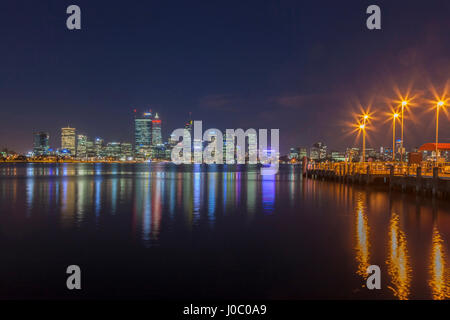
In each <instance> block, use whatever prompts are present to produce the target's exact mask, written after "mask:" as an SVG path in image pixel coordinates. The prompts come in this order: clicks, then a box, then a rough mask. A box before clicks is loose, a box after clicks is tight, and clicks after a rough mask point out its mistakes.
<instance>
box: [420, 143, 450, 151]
mask: <svg viewBox="0 0 450 320" xmlns="http://www.w3.org/2000/svg"><path fill="white" fill-rule="evenodd" d="M435 150H436V143H425V144H424V145H422V146H421V147H420V148H419V151H435ZM438 150H450V143H438Z"/></svg>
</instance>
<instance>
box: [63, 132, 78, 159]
mask: <svg viewBox="0 0 450 320" xmlns="http://www.w3.org/2000/svg"><path fill="white" fill-rule="evenodd" d="M61 149H62V150H67V151H68V152H70V154H71V155H73V156H74V155H75V154H76V137H75V128H70V127H67V128H62V129H61Z"/></svg>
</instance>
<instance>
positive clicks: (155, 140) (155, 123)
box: [152, 113, 162, 146]
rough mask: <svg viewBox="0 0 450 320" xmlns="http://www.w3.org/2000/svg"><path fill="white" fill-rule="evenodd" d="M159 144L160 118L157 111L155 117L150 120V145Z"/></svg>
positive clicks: (160, 142) (160, 141)
mask: <svg viewBox="0 0 450 320" xmlns="http://www.w3.org/2000/svg"><path fill="white" fill-rule="evenodd" d="M161 144H162V136H161V119H159V116H158V113H156V114H155V118H154V119H153V120H152V145H153V146H157V145H161Z"/></svg>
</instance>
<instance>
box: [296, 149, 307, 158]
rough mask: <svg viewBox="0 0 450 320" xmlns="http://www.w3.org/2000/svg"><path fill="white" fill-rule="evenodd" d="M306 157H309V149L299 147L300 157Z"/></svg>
mask: <svg viewBox="0 0 450 320" xmlns="http://www.w3.org/2000/svg"><path fill="white" fill-rule="evenodd" d="M304 157H308V150H307V149H306V148H301V147H300V148H299V152H298V158H299V159H300V160H302V159H303V158H304Z"/></svg>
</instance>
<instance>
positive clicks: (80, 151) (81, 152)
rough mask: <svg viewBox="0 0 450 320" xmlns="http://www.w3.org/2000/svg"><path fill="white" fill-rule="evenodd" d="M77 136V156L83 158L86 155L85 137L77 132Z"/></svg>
mask: <svg viewBox="0 0 450 320" xmlns="http://www.w3.org/2000/svg"><path fill="white" fill-rule="evenodd" d="M77 138H78V139H77V158H80V159H84V158H86V157H87V150H86V142H87V137H86V136H85V135H82V134H79V135H78V137H77Z"/></svg>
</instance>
